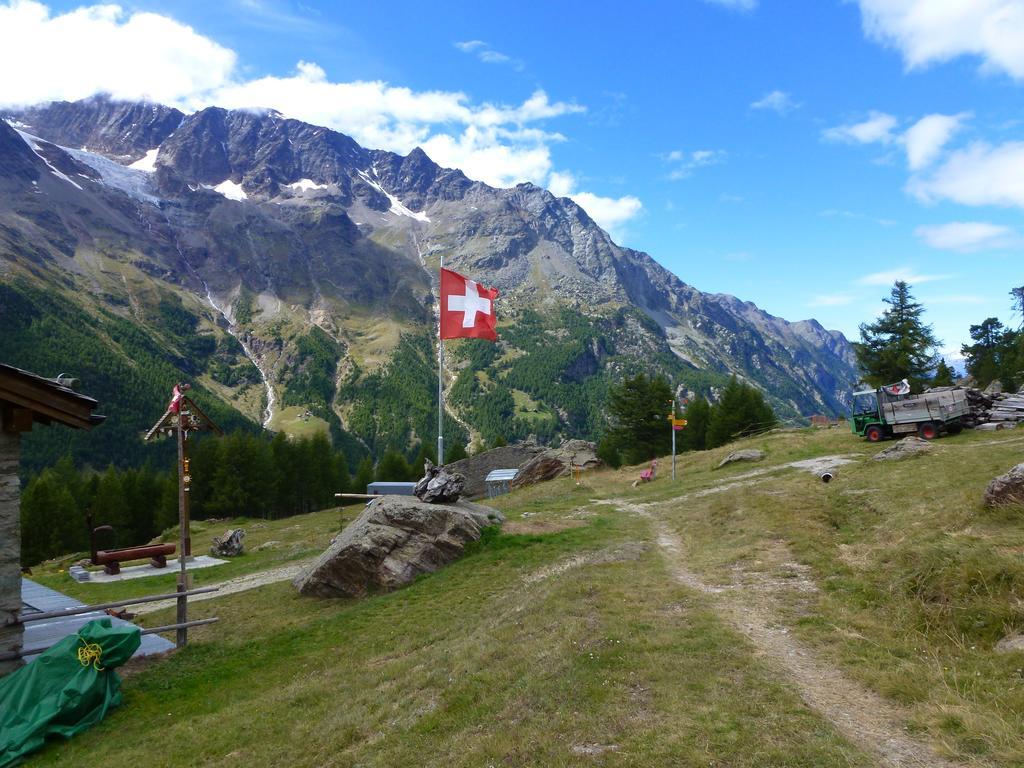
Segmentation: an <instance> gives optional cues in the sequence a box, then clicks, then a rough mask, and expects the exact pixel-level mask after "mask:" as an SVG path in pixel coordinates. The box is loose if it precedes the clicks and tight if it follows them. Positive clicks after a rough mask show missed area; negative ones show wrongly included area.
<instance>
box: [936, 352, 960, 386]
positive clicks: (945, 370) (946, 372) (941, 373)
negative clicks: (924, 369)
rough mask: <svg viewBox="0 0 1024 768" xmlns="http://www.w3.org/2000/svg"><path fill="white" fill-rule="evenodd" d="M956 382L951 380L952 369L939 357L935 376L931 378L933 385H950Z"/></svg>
mask: <svg viewBox="0 0 1024 768" xmlns="http://www.w3.org/2000/svg"><path fill="white" fill-rule="evenodd" d="M955 383H956V382H955V381H954V380H953V369H952V368H950V367H949V366H948V365H946V361H945V360H943V359H942V358H939V364H938V365H937V366H936V368H935V378H934V379H932V386H933V387H952V386H953V385H954V384H955Z"/></svg>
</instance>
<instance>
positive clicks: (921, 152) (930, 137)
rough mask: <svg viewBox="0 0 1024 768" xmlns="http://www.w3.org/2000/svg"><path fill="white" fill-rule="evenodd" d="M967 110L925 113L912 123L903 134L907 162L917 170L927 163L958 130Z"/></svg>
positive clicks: (966, 114) (911, 167)
mask: <svg viewBox="0 0 1024 768" xmlns="http://www.w3.org/2000/svg"><path fill="white" fill-rule="evenodd" d="M970 117H971V114H970V113H969V112H961V113H960V114H958V115H926V116H925V117H922V118H921V119H920V120H918V121H917V122H916V123H914V124H913V125H912V126H910V128H908V129H907V132H906V133H905V134H904V135H903V143H904V146H905V147H906V150H907V164H908V165H909V166H910V169H911V170H914V171H917V170H920V169H922V168H924V167H925V166H927V165H929V164H930V163H931V162H932V161H933V160H935V158H936V157H938V155H939V153H940V152H941V151H942V148H943V147H944V146H946V144H947V143H948V142H949V140H950V139H951V138H953V136H954V135H955V134H956V133H957V132H958V131H959V130H960V128H961V127H962V123H963V121H964V120H967V119H968V118H970Z"/></svg>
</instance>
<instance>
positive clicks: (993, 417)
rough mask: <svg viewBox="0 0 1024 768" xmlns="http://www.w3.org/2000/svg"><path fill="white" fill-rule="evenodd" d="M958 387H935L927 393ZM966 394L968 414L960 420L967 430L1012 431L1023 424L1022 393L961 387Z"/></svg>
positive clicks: (1023, 397)
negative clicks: (1012, 393) (1014, 393)
mask: <svg viewBox="0 0 1024 768" xmlns="http://www.w3.org/2000/svg"><path fill="white" fill-rule="evenodd" d="M949 389H960V387H935V388H934V389H930V390H928V391H929V392H942V391H945V390H949ZM963 389H964V391H965V392H966V393H967V405H968V406H969V407H970V409H971V410H970V413H968V414H967V416H965V417H964V418H963V419H962V422H963V425H964V426H965V427H967V428H969V429H984V430H993V429H1012V428H1013V427H1015V426H1017V425H1018V424H1024V392H1022V393H1018V394H1016V395H1010V394H1007V393H1005V392H992V391H988V392H982V391H981V390H980V389H974V388H973V387H963Z"/></svg>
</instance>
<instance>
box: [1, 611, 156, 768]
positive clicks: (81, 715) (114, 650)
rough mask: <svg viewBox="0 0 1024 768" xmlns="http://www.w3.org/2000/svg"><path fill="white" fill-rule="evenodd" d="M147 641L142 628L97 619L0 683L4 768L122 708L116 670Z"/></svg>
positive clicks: (2, 766)
mask: <svg viewBox="0 0 1024 768" xmlns="http://www.w3.org/2000/svg"><path fill="white" fill-rule="evenodd" d="M141 641H142V637H141V635H140V633H139V628H138V627H125V626H121V627H112V626H111V625H110V619H97V620H95V621H90V622H89V623H88V624H86V625H85V626H83V627H82V628H81V629H80V630H78V634H76V635H68V636H67V637H65V638H64V639H63V640H61V641H60V642H59V643H57V644H56V645H54V646H53V647H52V648H49V649H48V650H46V651H45V652H43V653H42V654H40V656H39V658H38V659H36V660H35V661H33V662H32V663H31V664H29V665H28V666H25V667H22V668H21V669H19V670H17V671H16V672H13V673H11V674H10V675H8V676H7V677H3V678H0V768H9V766H13V765H18V764H19V763H20V762H21V761H22V758H23V757H24V756H25V755H27V754H29V753H31V752H34V751H35V750H37V749H39V748H40V747H42V746H43V744H44V743H45V742H46V738H47V737H48V736H63V737H64V738H65V739H70V738H71V737H72V736H74V735H75V734H77V733H81V732H82V731H84V730H85V729H86V728H89V727H90V726H92V725H95V724H96V723H98V722H99V721H100V720H102V719H103V718H104V717H105V716H106V714H107V711H108V710H110V709H111V708H112V707H116V706H117V705H118V704H120V703H121V680H120V679H119V678H118V676H117V673H116V672H114V667H119V666H121V665H122V664H124V663H125V662H126V661H128V659H129V658H131V655H132V654H133V653H135V651H136V649H137V648H138V647H139V643H140V642H141Z"/></svg>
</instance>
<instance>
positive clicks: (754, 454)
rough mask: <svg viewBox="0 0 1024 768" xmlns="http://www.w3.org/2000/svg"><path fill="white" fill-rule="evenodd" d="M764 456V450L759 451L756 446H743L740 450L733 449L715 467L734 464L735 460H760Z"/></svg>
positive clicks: (719, 467)
mask: <svg viewBox="0 0 1024 768" xmlns="http://www.w3.org/2000/svg"><path fill="white" fill-rule="evenodd" d="M763 458H764V451H759V450H758V449H757V448H744V449H743V450H742V451H733V452H732V453H730V454H729V455H728V456H726V457H725V458H724V459H722V461H721V463H720V464H719V465H718V466H717V467H716V469H721V468H722V467H724V466H725V465H726V464H734V463H735V462H737V461H760V460H761V459H763Z"/></svg>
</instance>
